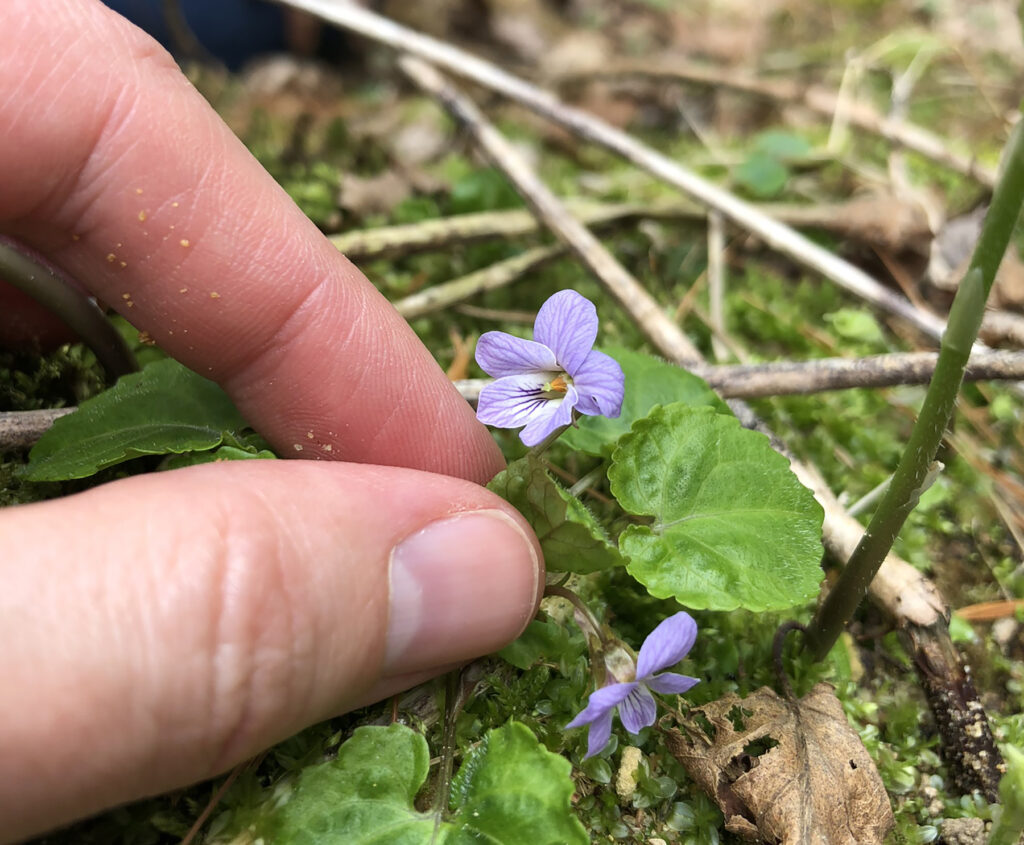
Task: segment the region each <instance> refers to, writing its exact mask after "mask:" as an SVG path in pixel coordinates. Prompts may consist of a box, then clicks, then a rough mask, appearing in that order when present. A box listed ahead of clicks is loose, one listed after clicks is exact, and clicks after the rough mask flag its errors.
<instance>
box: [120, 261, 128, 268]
mask: <svg viewBox="0 0 1024 845" xmlns="http://www.w3.org/2000/svg"><path fill="white" fill-rule="evenodd" d="M119 263H120V264H121V266H122V267H127V266H128V262H127V261H121V262H119Z"/></svg>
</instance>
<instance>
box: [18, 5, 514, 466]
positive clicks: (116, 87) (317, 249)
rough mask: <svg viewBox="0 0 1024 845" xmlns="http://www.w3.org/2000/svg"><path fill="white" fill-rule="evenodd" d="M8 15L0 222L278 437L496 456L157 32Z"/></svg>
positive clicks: (459, 459) (453, 461)
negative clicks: (185, 72)
mask: <svg viewBox="0 0 1024 845" xmlns="http://www.w3.org/2000/svg"><path fill="white" fill-rule="evenodd" d="M4 18H5V25H4V27H3V28H2V29H0V129H2V131H0V185H3V191H2V192H0V228H2V230H3V231H5V232H7V233H9V234H11V235H14V236H15V237H18V238H20V239H21V240H23V241H24V242H26V243H27V244H29V245H30V246H32V247H34V248H35V249H37V250H39V251H40V252H42V253H43V254H45V255H47V256H48V257H49V258H50V259H51V260H52V261H54V263H56V264H57V265H59V266H61V267H62V268H64V269H65V270H67V271H68V272H69V273H71V274H72V275H74V276H76V277H77V278H78V279H80V280H82V281H84V282H87V284H89V286H90V288H91V292H92V293H93V294H94V295H96V296H97V297H98V298H99V299H100V300H101V301H103V302H105V303H107V304H108V305H110V306H111V307H113V308H115V309H116V310H118V311H119V312H120V313H122V314H123V315H124V316H125V317H126V318H127V319H128V320H129V321H130V322H131V323H132V324H133V325H135V326H137V327H138V328H140V329H143V330H145V331H146V332H148V334H149V335H150V336H151V337H152V338H153V339H154V340H155V341H156V342H157V343H159V344H160V346H162V347H163V348H164V349H166V350H167V351H168V352H170V353H171V354H172V355H174V356H175V357H176V358H178V359H179V360H181V361H182V362H184V363H185V364H187V365H188V366H189V367H192V368H193V369H195V370H196V371H197V372H199V373H201V374H203V375H206V376H207V377H209V378H212V379H214V380H215V381H217V382H219V383H220V384H221V385H222V386H223V387H224V388H225V389H226V390H227V391H228V393H230V394H231V396H232V398H233V399H234V400H235V402H236V403H237V404H238V406H239V408H240V410H241V411H242V412H243V414H245V415H246V418H247V419H249V420H250V421H251V422H252V423H253V425H255V426H256V427H257V428H258V429H259V430H260V432H261V433H262V434H263V435H264V436H265V437H267V439H268V440H270V442H271V443H273V444H274V445H275V447H276V448H277V449H278V451H279V452H280V453H281V454H286V455H294V456H297V457H305V458H324V459H345V460H356V461H362V462H369V463H380V464H390V465H402V466H409V467H415V468H418V469H425V470H429V471H433V472H441V473H445V474H449V475H457V476H461V477H464V478H468V479H471V480H475V481H478V482H483V481H486V480H487V479H488V478H490V477H491V476H492V475H493V474H494V473H495V472H496V471H497V470H498V469H500V467H501V457H500V453H499V452H498V450H497V448H496V446H495V445H494V443H493V441H492V439H491V438H490V436H489V435H488V434H487V432H486V430H485V429H484V428H483V426H481V425H480V424H479V423H478V422H477V421H476V419H475V417H474V416H473V413H472V411H471V410H470V408H469V407H468V406H467V405H466V403H465V402H464V400H462V399H461V397H460V396H459V395H458V393H457V392H456V391H455V389H454V388H453V387H452V385H451V384H450V383H449V382H448V380H447V379H446V378H445V377H444V375H443V373H442V372H441V371H440V369H439V368H438V367H437V365H436V363H435V362H434V360H433V359H432V357H431V356H430V354H429V353H428V352H427V350H426V349H425V348H424V347H423V345H422V344H421V343H420V342H419V340H418V338H417V337H416V336H415V334H414V333H413V332H412V330H411V329H410V328H409V327H408V325H406V323H405V322H404V320H402V318H401V317H399V316H398V314H397V313H396V312H395V311H394V310H393V309H392V308H391V306H390V305H389V304H388V303H387V301H386V300H385V299H384V297H383V296H381V295H380V293H379V292H378V291H377V290H376V289H375V288H374V287H373V286H372V285H371V284H370V283H369V282H368V281H367V280H366V278H365V277H364V276H363V275H362V274H361V273H360V272H359V271H358V270H357V269H356V268H355V267H354V266H352V264H350V263H349V262H348V261H347V260H346V259H345V258H343V257H342V256H341V255H339V254H338V253H337V252H336V251H335V250H334V249H333V248H332V247H331V245H330V244H329V243H328V242H327V240H326V239H325V238H324V237H323V236H322V235H321V234H320V232H319V231H318V230H317V229H316V227H315V226H314V225H313V224H312V223H311V222H310V221H309V220H308V219H307V218H306V217H305V216H304V215H303V214H302V213H301V211H299V209H298V208H297V207H296V206H295V205H294V203H292V201H291V200H290V199H289V198H288V196H287V195H286V194H285V193H284V191H283V190H282V189H281V188H280V187H278V186H277V185H276V184H275V183H274V182H273V180H272V179H271V178H270V176H269V175H268V174H267V173H266V172H265V171H264V170H263V169H262V168H261V167H260V165H259V164H258V163H257V162H256V160H255V159H254V158H253V157H252V156H251V155H250V154H249V152H248V151H247V150H246V149H245V147H244V146H243V145H242V144H241V143H240V142H239V141H238V139H237V138H235V137H234V135H232V134H231V132H230V130H229V129H228V128H227V127H226V126H225V125H224V124H223V122H221V120H220V119H219V118H218V117H217V115H216V114H215V113H214V111H213V110H212V109H211V108H210V107H209V105H208V104H207V103H206V102H205V101H204V100H203V99H202V97H201V96H200V95H199V94H198V93H197V92H196V90H195V89H194V88H193V87H192V86H191V85H190V84H189V83H188V81H187V80H186V79H185V77H184V76H183V75H182V74H181V72H180V71H179V70H178V68H177V66H176V65H175V64H174V62H173V61H172V59H171V58H170V56H168V55H167V54H166V53H165V52H164V51H163V50H162V48H160V47H159V46H158V45H157V44H156V42H155V41H153V40H152V39H150V38H149V37H148V36H146V35H145V34H144V33H142V32H141V31H140V30H138V29H136V28H135V27H133V26H132V25H131V24H129V23H127V22H126V21H125V20H124V19H123V18H121V17H120V16H118V15H116V14H115V13H113V12H111V11H110V10H109V9H107V8H106V7H104V6H103V5H102V4H100V3H99V2H94V1H91V2H82V0H78V2H73V3H67V2H59V0H31V1H30V0H11V2H8V3H7V8H6V14H5V16H4Z"/></svg>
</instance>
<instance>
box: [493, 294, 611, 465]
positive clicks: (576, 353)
mask: <svg viewBox="0 0 1024 845" xmlns="http://www.w3.org/2000/svg"><path fill="white" fill-rule="evenodd" d="M596 339H597V309H596V308H595V307H594V303H592V302H591V301H590V300H589V299H587V298H586V297H584V296H581V295H580V294H578V293H576V291H574V290H560V291H559V292H558V293H556V294H554V295H553V296H552V297H551V298H550V299H549V300H548V301H547V302H545V303H544V304H543V305H542V306H541V308H540V311H539V312H538V314H537V320H536V322H534V324H533V340H523V339H522V338H520V337H514V336H513V335H510V334H506V333H505V332H485V333H484V334H483V335H481V336H480V340H479V341H477V344H476V361H477V363H478V364H479V365H480V367H481V368H482V369H483V370H484V372H486V373H487V374H488V375H489V376H492V377H494V378H495V379H497V380H496V381H494V382H492V383H491V384H488V385H487V386H486V387H484V389H483V390H482V391H480V400H479V402H478V403H477V411H476V415H477V418H478V419H479V420H480V422H482V423H486V424H488V425H494V426H498V427H499V428H519V427H520V426H525V428H523V430H522V431H521V432H520V433H519V437H520V438H521V439H522V441H523V443H525V444H526V445H527V446H536V445H537V444H538V443H540V442H541V441H542V440H544V438H545V437H547V436H548V435H549V434H551V432H553V431H554V430H555V429H557V428H561V427H562V426H564V425H568V424H569V423H571V422H572V412H573V410H574V409H575V410H577V411H579V412H580V413H581V414H589V415H592V416H598V415H600V416H605V417H617V416H618V415H619V413H620V412H621V410H622V393H623V382H624V377H623V375H622V368H621V367H620V366H619V365H618V362H616V361H615V359H614V358H611V357H609V356H608V355H605V354H604V353H603V352H598V351H597V350H596V349H593V348H592V347H593V346H594V341H595V340H596Z"/></svg>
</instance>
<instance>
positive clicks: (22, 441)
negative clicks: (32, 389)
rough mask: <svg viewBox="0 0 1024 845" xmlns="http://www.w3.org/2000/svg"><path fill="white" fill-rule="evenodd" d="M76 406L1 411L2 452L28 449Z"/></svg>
mask: <svg viewBox="0 0 1024 845" xmlns="http://www.w3.org/2000/svg"><path fill="white" fill-rule="evenodd" d="M74 410H75V409H74V408H52V409H51V408H47V409H45V410H42V411H5V412H3V413H0V454H2V453H3V452H6V451H9V450H12V449H27V448H28V447H29V446H31V445H32V444H33V443H35V442H36V441H37V440H38V439H39V438H40V437H42V436H43V434H44V433H45V432H46V431H48V430H49V428H50V426H51V425H53V422H54V420H56V419H59V418H60V417H63V416H65V415H67V414H70V413H71V412H72V411H74Z"/></svg>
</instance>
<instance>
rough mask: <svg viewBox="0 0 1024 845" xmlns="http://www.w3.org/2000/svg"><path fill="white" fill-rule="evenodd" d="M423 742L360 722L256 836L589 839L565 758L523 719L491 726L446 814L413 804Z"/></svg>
mask: <svg viewBox="0 0 1024 845" xmlns="http://www.w3.org/2000/svg"><path fill="white" fill-rule="evenodd" d="M429 760H430V755H429V751H428V749H427V743H426V741H425V740H424V739H423V737H422V736H420V735H419V734H418V733H416V732H415V731H413V730H410V729H409V728H407V727H405V726H404V725H398V724H395V725H391V726H389V727H386V728H381V727H361V728H357V729H356V731H355V733H354V734H353V735H352V738H351V739H349V741H348V742H346V743H345V744H344V745H342V746H341V749H340V751H339V752H338V756H337V758H336V759H334V760H331V761H329V762H326V763H321V764H320V765H318V766H310V767H309V768H307V769H305V770H304V771H303V772H302V774H301V776H300V777H299V781H298V784H297V786H296V787H295V789H294V791H293V792H292V793H291V795H290V796H287V797H286V798H285V799H284V803H283V804H281V805H279V806H278V807H277V808H276V809H275V810H273V811H272V813H271V815H270V817H269V818H266V819H265V820H264V821H263V822H262V824H258V825H257V827H258V828H261V829H258V830H256V831H254V834H256V835H258V836H259V837H263V838H264V839H265V840H266V841H267V842H273V843H275V845H356V843H358V845H371V844H372V845H392V843H394V845H428V843H432V842H435V841H436V842H437V843H440V845H469V843H480V842H490V843H494V845H548V843H550V845H561V843H568V845H575V843H580V845H585V843H586V842H587V841H588V840H587V837H586V834H585V833H584V830H583V826H582V825H581V824H580V822H579V820H578V819H576V818H575V817H574V816H573V815H572V808H571V799H572V793H573V789H574V786H573V781H572V778H571V766H570V765H569V761H568V760H566V759H565V758H564V757H560V756H559V755H557V754H552V753H551V752H549V751H548V750H547V749H545V748H544V747H543V746H541V744H540V743H539V742H538V741H537V738H536V737H535V736H534V735H533V734H532V733H531V732H530V730H529V728H527V727H526V726H524V725H522V724H519V723H517V722H509V723H508V724H507V725H505V726H504V727H501V728H498V729H496V730H492V731H490V732H488V734H487V735H486V736H485V737H484V739H483V741H482V742H481V743H480V744H479V745H478V746H477V747H476V748H474V749H473V750H472V751H471V752H470V753H469V754H468V755H467V756H466V759H465V760H464V761H463V764H462V767H461V768H460V770H459V772H458V774H457V775H456V777H455V778H454V780H453V783H452V801H451V816H450V820H447V821H444V822H442V823H441V824H440V825H437V826H436V827H437V830H436V833H437V835H436V839H435V816H434V814H432V813H421V812H418V811H417V810H416V808H415V806H414V804H413V802H414V800H415V798H416V795H417V793H418V792H419V791H420V789H421V788H422V786H423V783H424V781H425V780H426V777H427V772H428V768H429Z"/></svg>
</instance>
